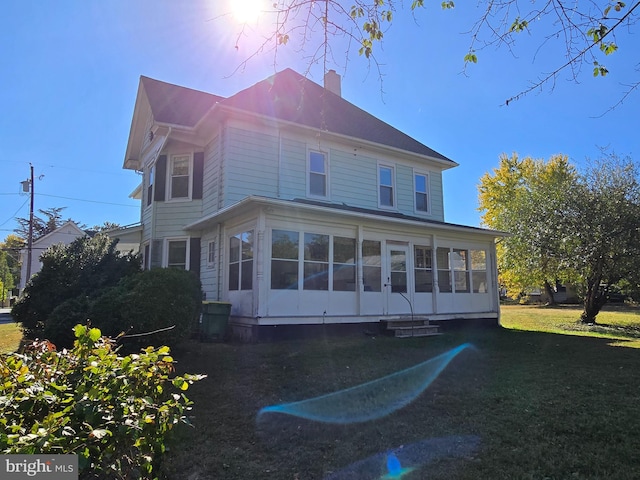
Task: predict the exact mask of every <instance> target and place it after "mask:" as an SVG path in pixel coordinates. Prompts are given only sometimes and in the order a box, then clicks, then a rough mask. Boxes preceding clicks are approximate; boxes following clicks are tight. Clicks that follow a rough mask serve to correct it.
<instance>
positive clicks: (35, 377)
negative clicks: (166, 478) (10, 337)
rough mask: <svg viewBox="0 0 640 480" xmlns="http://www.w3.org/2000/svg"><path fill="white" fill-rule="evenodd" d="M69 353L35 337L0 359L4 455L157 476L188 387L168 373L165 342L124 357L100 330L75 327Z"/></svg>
mask: <svg viewBox="0 0 640 480" xmlns="http://www.w3.org/2000/svg"><path fill="white" fill-rule="evenodd" d="M74 332H75V336H76V341H75V342H74V347H73V349H71V350H70V351H63V352H58V351H56V350H55V347H54V346H53V344H51V343H50V342H47V341H44V342H35V343H33V344H32V345H31V346H30V347H29V348H27V349H26V351H25V353H24V354H9V355H2V356H0V379H1V380H0V426H1V427H2V428H0V452H1V453H3V454H32V453H43V454H46V453H61V454H77V455H78V460H79V470H80V475H81V476H82V477H83V478H87V477H91V478H108V479H125V478H127V479H128V478H141V479H150V478H154V475H155V472H157V470H158V465H159V461H160V459H161V457H162V454H163V452H164V449H165V438H166V436H167V434H168V432H169V431H170V430H171V429H172V427H173V426H174V425H176V424H177V423H179V422H185V423H187V419H186V417H185V412H186V411H187V410H189V409H190V405H191V404H192V402H190V401H189V400H188V399H187V397H185V395H184V393H183V392H184V390H187V388H188V386H189V384H191V383H192V382H193V381H196V380H200V379H202V378H204V376H203V375H191V374H185V375H182V376H174V377H170V375H171V374H172V373H173V371H174V368H173V364H174V360H173V358H172V357H171V356H170V355H169V348H168V347H161V348H158V349H155V348H153V347H147V348H145V349H143V350H142V351H141V352H140V353H139V354H133V355H127V356H124V357H123V356H119V355H118V352H117V350H116V349H114V341H113V340H112V339H110V338H109V337H103V336H101V332H100V330H98V329H95V328H92V329H89V328H87V327H84V326H82V325H77V326H76V327H75V328H74Z"/></svg>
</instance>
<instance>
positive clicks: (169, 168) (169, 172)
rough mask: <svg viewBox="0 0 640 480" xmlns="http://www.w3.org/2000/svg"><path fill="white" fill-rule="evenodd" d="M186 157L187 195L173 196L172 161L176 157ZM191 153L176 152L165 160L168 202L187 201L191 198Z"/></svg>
mask: <svg viewBox="0 0 640 480" xmlns="http://www.w3.org/2000/svg"><path fill="white" fill-rule="evenodd" d="M183 158H187V159H188V165H189V174H188V185H187V196H186V197H176V198H174V197H173V189H172V186H173V182H172V180H173V163H174V161H175V160H177V159H183ZM192 190H193V154H192V153H176V154H172V155H170V156H169V161H168V162H167V188H166V192H167V194H166V197H167V201H169V202H187V201H190V200H191V196H192V194H193V192H192Z"/></svg>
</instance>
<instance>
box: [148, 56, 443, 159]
mask: <svg viewBox="0 0 640 480" xmlns="http://www.w3.org/2000/svg"><path fill="white" fill-rule="evenodd" d="M142 82H143V84H144V88H145V91H146V92H147V98H148V99H149V103H150V104H151V109H152V111H153V115H154V118H155V119H156V120H157V121H160V122H166V123H172V124H176V125H185V126H195V125H196V124H197V122H198V121H199V120H200V119H201V118H202V117H203V116H204V115H205V114H206V112H207V111H208V110H209V109H210V108H211V107H212V106H213V105H214V104H215V103H219V104H220V105H221V106H226V107H230V108H235V109H239V110H245V111H248V112H252V113H256V114H259V115H264V116H267V117H271V118H276V119H279V120H283V121H287V122H292V123H296V124H299V125H304V126H307V127H311V128H316V129H320V130H323V131H327V132H331V133H335V134H338V135H344V136H348V137H354V138H359V139H361V140H366V141H369V142H374V143H377V144H380V145H386V146H389V147H393V148H398V149H401V150H405V151H408V152H412V153H416V154H419V155H424V156H428V157H432V158H436V159H439V160H443V161H446V162H451V163H452V164H453V165H455V162H453V161H452V160H450V159H449V158H447V157H445V156H444V155H442V154H440V153H438V152H436V151H435V150H433V149H431V148H429V147H427V146H426V145H424V144H422V143H420V142H418V141H417V140H415V139H414V138H412V137H410V136H409V135H406V134H404V133H402V132H401V131H400V130H398V129H396V128H394V127H392V126H391V125H389V124H387V123H385V122H383V121H382V120H380V119H378V118H376V117H374V116H373V115H371V114H369V113H367V112H365V111H364V110H362V109H361V108H358V107H356V106H355V105H353V104H352V103H350V102H348V101H347V100H345V99H344V98H342V97H340V96H339V95H336V94H334V93H332V92H330V91H328V90H326V89H325V88H323V87H321V86H320V85H318V84H317V83H315V82H312V81H311V80H309V79H307V78H305V77H303V76H302V75H300V74H299V73H296V72H295V71H293V70H291V69H286V70H283V71H281V72H278V73H276V74H275V75H273V76H271V77H269V78H267V79H265V80H262V81H261V82H258V83H256V84H255V85H253V86H251V87H249V88H246V89H244V90H242V91H240V92H238V93H236V94H235V95H233V96H231V97H228V98H224V97H219V96H217V95H212V94H209V93H205V92H200V91H198V90H191V89H188V88H184V87H178V86H176V85H171V84H168V83H164V82H160V81H158V80H153V79H151V78H148V77H142Z"/></svg>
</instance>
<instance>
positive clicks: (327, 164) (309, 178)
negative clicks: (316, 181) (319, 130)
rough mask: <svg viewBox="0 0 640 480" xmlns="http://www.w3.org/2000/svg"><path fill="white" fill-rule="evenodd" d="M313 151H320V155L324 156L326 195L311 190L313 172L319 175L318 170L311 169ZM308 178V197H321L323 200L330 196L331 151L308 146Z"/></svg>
mask: <svg viewBox="0 0 640 480" xmlns="http://www.w3.org/2000/svg"><path fill="white" fill-rule="evenodd" d="M312 153H319V154H320V155H322V156H323V157H324V169H325V172H324V188H325V194H324V195H318V194H316V193H312V192H311V174H312V173H315V174H316V175H319V174H318V173H316V172H312V171H311V154H312ZM306 180H307V197H310V198H319V199H323V200H327V199H329V197H330V190H329V185H330V182H329V152H327V151H324V150H319V149H313V148H308V149H307V172H306Z"/></svg>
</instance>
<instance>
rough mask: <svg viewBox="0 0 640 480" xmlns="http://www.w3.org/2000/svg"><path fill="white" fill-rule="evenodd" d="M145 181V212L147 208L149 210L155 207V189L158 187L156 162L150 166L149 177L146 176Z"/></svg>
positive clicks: (148, 169)
mask: <svg viewBox="0 0 640 480" xmlns="http://www.w3.org/2000/svg"><path fill="white" fill-rule="evenodd" d="M145 177H146V178H145V180H146V187H147V188H146V189H145V194H144V195H145V198H144V201H145V205H144V208H145V210H146V209H147V208H149V207H150V206H151V205H153V198H154V193H155V189H156V188H155V187H156V182H155V181H156V164H155V162H154V163H152V164H151V165H149V167H148V168H147V175H146V176H145Z"/></svg>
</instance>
